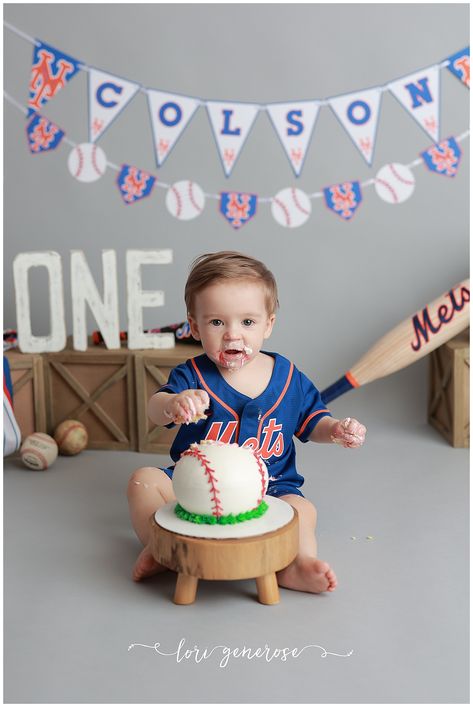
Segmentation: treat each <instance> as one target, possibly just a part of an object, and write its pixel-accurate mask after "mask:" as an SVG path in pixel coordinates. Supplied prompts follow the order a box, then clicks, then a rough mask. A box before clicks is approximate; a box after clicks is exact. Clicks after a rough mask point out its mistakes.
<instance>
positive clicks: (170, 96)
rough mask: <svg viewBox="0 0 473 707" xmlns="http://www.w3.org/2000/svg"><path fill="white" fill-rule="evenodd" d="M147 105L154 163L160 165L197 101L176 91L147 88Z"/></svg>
mask: <svg viewBox="0 0 473 707" xmlns="http://www.w3.org/2000/svg"><path fill="white" fill-rule="evenodd" d="M148 106H149V112H150V116H151V125H152V127H153V136H154V149H155V152H156V163H157V165H158V167H161V165H162V164H163V163H164V160H165V159H166V157H167V156H168V155H169V153H170V152H171V150H172V148H173V147H174V145H175V144H176V142H177V140H178V139H179V137H180V136H181V133H182V132H183V131H184V128H185V127H186V126H187V124H188V123H189V121H190V119H191V118H192V116H193V115H194V113H195V111H196V110H197V108H198V107H199V101H197V100H196V99H195V98H189V97H188V96H180V95H178V94H177V93H164V91H155V90H154V89H148Z"/></svg>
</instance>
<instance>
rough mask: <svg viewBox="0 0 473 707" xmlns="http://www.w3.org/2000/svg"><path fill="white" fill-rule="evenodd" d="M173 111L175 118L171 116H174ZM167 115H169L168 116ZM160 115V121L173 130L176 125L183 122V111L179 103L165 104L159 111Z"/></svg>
mask: <svg viewBox="0 0 473 707" xmlns="http://www.w3.org/2000/svg"><path fill="white" fill-rule="evenodd" d="M173 111H174V118H171V117H170V115H172V112H173ZM166 114H168V115H167V116H166ZM158 115H159V120H160V121H161V122H162V124H163V125H166V126H167V127H168V128H173V127H174V126H175V125H177V124H178V123H180V122H181V119H182V110H181V109H180V108H179V106H178V105H177V103H171V102H169V103H164V104H163V105H162V106H161V108H160V109H159V114H158Z"/></svg>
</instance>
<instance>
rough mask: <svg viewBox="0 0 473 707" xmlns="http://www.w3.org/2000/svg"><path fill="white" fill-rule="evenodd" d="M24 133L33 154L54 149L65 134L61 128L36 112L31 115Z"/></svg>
mask: <svg viewBox="0 0 473 707" xmlns="http://www.w3.org/2000/svg"><path fill="white" fill-rule="evenodd" d="M26 134H27V136H28V145H29V148H30V152H32V153H33V155H38V154H39V153H40V152H47V151H48V150H54V148H56V147H57V146H58V145H59V143H60V142H61V140H62V138H63V137H64V135H65V133H64V130H61V128H59V127H58V126H57V125H55V123H51V122H50V121H49V120H47V118H43V116H41V115H39V114H38V113H35V114H34V115H33V117H32V118H31V120H30V122H29V123H28V125H27V126H26Z"/></svg>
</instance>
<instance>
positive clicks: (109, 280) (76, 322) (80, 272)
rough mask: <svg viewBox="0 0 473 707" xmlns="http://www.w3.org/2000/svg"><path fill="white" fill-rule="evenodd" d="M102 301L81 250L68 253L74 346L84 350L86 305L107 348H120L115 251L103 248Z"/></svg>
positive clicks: (85, 346)
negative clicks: (69, 254) (69, 257)
mask: <svg viewBox="0 0 473 707" xmlns="http://www.w3.org/2000/svg"><path fill="white" fill-rule="evenodd" d="M102 271H103V300H102V299H101V297H100V295H99V292H98V290H97V286H96V284H95V282H94V278H93V277H92V275H91V272H90V270H89V266H88V265H87V261H86V259H85V256H84V253H83V252H82V251H80V250H73V251H72V253H71V291H72V336H73V343H74V349H75V350H76V351H85V350H86V349H87V309H86V305H87V304H88V305H89V307H90V309H91V312H92V314H93V316H94V318H95V320H96V322H97V324H98V327H99V329H100V332H101V334H102V336H103V340H104V342H105V345H106V347H107V349H119V348H120V334H119V329H120V322H119V317H118V291H117V258H116V253H115V251H114V250H104V251H102Z"/></svg>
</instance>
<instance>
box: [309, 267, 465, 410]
mask: <svg viewBox="0 0 473 707" xmlns="http://www.w3.org/2000/svg"><path fill="white" fill-rule="evenodd" d="M469 302H470V280H463V281H462V282H460V283H459V284H458V285H455V287H453V288H452V289H451V290H449V291H448V292H447V293H445V294H443V295H441V296H440V297H437V299H435V300H434V301H433V302H430V304H428V305H426V306H425V307H424V308H423V309H422V310H420V311H419V312H416V313H415V314H414V315H412V316H411V317H408V318H407V319H404V321H402V322H401V323H400V324H398V325H397V326H396V327H394V329H391V331H390V332H388V333H387V334H385V335H384V336H383V337H382V338H381V339H379V340H378V341H377V342H376V343H375V344H374V345H373V346H372V347H371V348H370V349H369V351H367V352H366V353H365V354H364V355H363V356H362V357H361V358H360V359H359V361H357V362H356V363H355V364H354V365H353V366H352V367H351V368H350V370H349V371H347V372H346V373H345V375H344V376H342V378H339V380H337V381H336V382H335V383H333V384H332V385H330V386H329V387H328V388H326V389H325V390H323V391H322V393H321V395H322V398H323V400H324V402H325V403H329V402H330V401H331V400H334V399H335V398H338V397H339V396H340V395H343V394H344V393H346V392H347V391H349V390H352V389H353V388H359V387H360V386H361V385H366V384H367V383H371V382H372V381H374V380H377V379H378V378H384V377H385V376H389V375H390V374H391V373H395V372H396V371H399V370H400V369H401V368H405V367H406V366H410V365H411V363H415V361H417V360H418V359H420V358H422V357H423V356H426V355H427V354H428V353H430V352H431V351H433V350H434V349H436V348H438V347H439V346H441V345H442V344H444V343H445V342H446V341H448V340H449V339H451V338H452V337H454V336H456V335H457V334H458V333H459V332H460V331H462V330H463V329H465V328H466V327H467V326H468V323H469V316H470V305H469Z"/></svg>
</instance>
